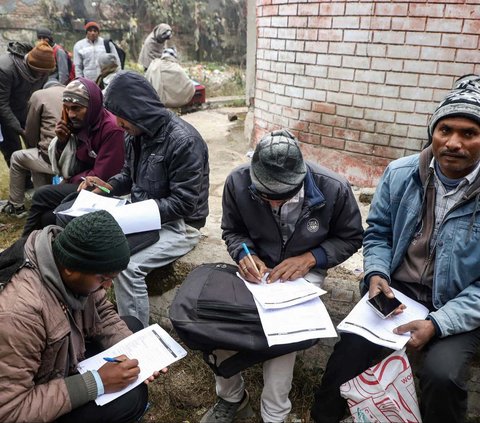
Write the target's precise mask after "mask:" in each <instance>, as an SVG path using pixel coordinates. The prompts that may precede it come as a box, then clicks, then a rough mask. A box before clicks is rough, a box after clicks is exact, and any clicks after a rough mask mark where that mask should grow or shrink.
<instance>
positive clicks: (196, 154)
mask: <svg viewBox="0 0 480 423" xmlns="http://www.w3.org/2000/svg"><path fill="white" fill-rule="evenodd" d="M104 104H105V108H106V109H107V110H109V111H110V112H112V113H113V114H114V115H116V116H118V117H120V118H122V119H125V120H127V121H128V122H130V123H132V124H133V125H135V126H137V127H138V128H140V129H142V130H143V134H142V135H139V136H135V137H134V136H132V135H126V150H125V165H124V167H123V169H122V171H121V172H120V173H119V174H117V175H115V176H113V177H112V178H110V179H109V181H108V182H109V183H110V184H111V185H112V186H113V193H114V194H115V195H125V194H128V193H129V192H130V193H131V199H132V202H136V201H143V200H148V199H154V200H155V201H156V202H157V204H158V208H159V209H160V216H161V219H162V223H166V222H169V221H173V220H177V219H180V218H183V219H184V220H185V222H186V223H188V224H190V225H192V226H195V227H196V228H200V227H202V226H204V224H205V219H206V217H207V215H208V189H209V165H208V148H207V145H206V143H205V141H204V140H203V138H202V136H201V135H200V134H199V133H198V132H197V130H196V129H195V128H194V127H193V126H191V125H190V124H189V123H187V122H185V121H184V120H182V119H180V118H179V117H177V116H176V115H175V114H174V113H172V112H171V111H169V110H167V109H166V108H165V107H164V106H163V104H162V103H161V101H160V99H159V97H158V94H157V92H156V91H155V89H154V88H153V87H152V86H151V85H150V83H149V82H148V81H147V80H146V79H145V78H144V77H143V76H141V75H139V74H136V73H134V72H126V71H122V72H119V73H118V75H117V76H116V77H115V78H114V79H113V80H112V82H111V83H110V85H109V87H108V90H107V92H106V96H105V102H104Z"/></svg>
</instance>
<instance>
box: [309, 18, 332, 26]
mask: <svg viewBox="0 0 480 423" xmlns="http://www.w3.org/2000/svg"><path fill="white" fill-rule="evenodd" d="M308 27H309V28H322V29H327V28H331V27H332V18H331V17H329V16H309V17H308Z"/></svg>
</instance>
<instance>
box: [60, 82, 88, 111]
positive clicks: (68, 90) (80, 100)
mask: <svg viewBox="0 0 480 423" xmlns="http://www.w3.org/2000/svg"><path fill="white" fill-rule="evenodd" d="M89 98H90V96H89V94H88V90H87V87H86V86H85V85H84V84H83V82H82V81H80V79H74V80H73V81H72V82H70V83H69V84H68V85H67V86H66V87H65V90H64V91H63V96H62V100H63V101H64V102H65V101H68V102H70V103H76V104H80V105H81V106H84V107H88V100H89Z"/></svg>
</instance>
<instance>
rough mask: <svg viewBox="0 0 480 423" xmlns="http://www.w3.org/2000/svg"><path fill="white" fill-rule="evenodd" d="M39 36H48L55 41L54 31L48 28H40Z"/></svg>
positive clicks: (38, 30)
mask: <svg viewBox="0 0 480 423" xmlns="http://www.w3.org/2000/svg"><path fill="white" fill-rule="evenodd" d="M37 38H48V39H49V40H50V41H53V34H52V31H50V30H49V29H48V28H38V29H37Z"/></svg>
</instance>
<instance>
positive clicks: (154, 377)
mask: <svg viewBox="0 0 480 423" xmlns="http://www.w3.org/2000/svg"><path fill="white" fill-rule="evenodd" d="M167 371H168V367H165V368H163V369H162V370H160V371H159V372H153V375H152V376H150V377H149V378H148V379H145V380H144V381H143V383H145V385H148V384H149V383H150V382H153V381H154V380H155V379H158V378H159V377H160V374H162V373H167Z"/></svg>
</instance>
